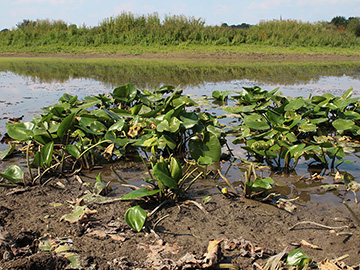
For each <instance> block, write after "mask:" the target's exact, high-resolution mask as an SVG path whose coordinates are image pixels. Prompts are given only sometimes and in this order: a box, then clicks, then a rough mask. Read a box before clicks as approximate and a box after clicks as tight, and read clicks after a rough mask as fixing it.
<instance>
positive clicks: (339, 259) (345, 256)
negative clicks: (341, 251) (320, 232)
mask: <svg viewBox="0 0 360 270" xmlns="http://www.w3.org/2000/svg"><path fill="white" fill-rule="evenodd" d="M347 257H349V254H345V255H343V256H341V257H339V258H336V259H333V260H331V262H333V263H335V262H338V261H342V260H345V259H346V258H347Z"/></svg>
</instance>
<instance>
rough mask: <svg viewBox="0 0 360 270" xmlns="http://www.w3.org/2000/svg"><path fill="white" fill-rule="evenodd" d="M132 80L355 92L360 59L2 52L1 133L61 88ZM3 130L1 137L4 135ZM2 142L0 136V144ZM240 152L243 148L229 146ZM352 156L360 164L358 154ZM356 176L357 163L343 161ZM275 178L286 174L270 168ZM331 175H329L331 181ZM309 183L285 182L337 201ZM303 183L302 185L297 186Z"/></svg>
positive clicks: (205, 89) (149, 84)
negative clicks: (44, 55)
mask: <svg viewBox="0 0 360 270" xmlns="http://www.w3.org/2000/svg"><path fill="white" fill-rule="evenodd" d="M128 82H130V83H132V84H134V85H135V86H136V87H137V88H140V89H146V90H154V89H157V88H159V87H160V86H162V85H167V84H170V85H174V86H177V85H180V86H181V87H182V89H183V90H184V93H185V94H190V95H192V96H195V97H201V96H211V93H212V92H213V91H215V90H234V91H240V90H242V87H244V86H245V87H252V86H254V85H258V86H260V87H261V88H263V89H266V90H272V89H274V88H277V87H279V91H280V92H282V93H283V94H284V95H287V96H304V97H307V96H309V95H321V94H323V93H326V92H328V93H332V94H334V95H337V96H339V95H341V94H342V93H343V92H345V91H346V90H347V89H349V88H350V87H353V88H354V96H360V63H358V62H352V61H347V62H331V63H329V62H317V63H304V62H300V63H299V62H297V63H291V62H275V61H273V62H242V61H231V60H226V61H225V60H222V61H220V60H171V59H169V60H166V59H165V60H150V59H145V60H144V59H57V58H54V59H47V58H46V59H45V58H44V59H41V58H40V59H38V58H36V59H28V58H8V59H0V134H1V136H2V135H4V134H5V133H6V127H5V123H6V121H7V119H9V118H12V117H21V116H23V121H29V120H31V119H32V117H33V116H34V115H37V114H39V113H40V112H41V108H42V107H45V106H49V105H51V104H53V103H55V102H57V101H58V99H59V98H60V97H61V96H62V95H63V94H64V93H68V94H71V95H77V96H79V97H80V98H82V97H84V96H88V95H97V94H102V93H108V92H111V91H112V90H113V89H114V88H115V87H117V86H119V85H122V84H125V83H128ZM1 136H0V137H1ZM6 148H7V145H4V144H0V150H4V149H6ZM234 149H235V151H234V152H235V153H236V154H237V155H243V152H242V151H241V150H240V147H239V146H234ZM352 159H355V160H356V163H355V164H358V163H359V162H360V160H359V159H358V158H357V157H356V156H355V157H352ZM341 166H342V167H341V169H343V170H347V171H348V172H350V173H351V174H353V175H355V176H356V178H359V176H360V173H359V171H358V169H357V167H358V165H355V166H354V164H351V165H341ZM224 169H225V170H226V168H224ZM239 171H240V169H239V168H237V167H236V166H232V168H231V170H229V172H228V177H229V179H237V180H238V179H239ZM305 173H307V166H306V164H299V166H298V167H297V170H296V172H294V173H293V174H292V176H290V178H291V177H294V179H295V178H296V176H297V175H303V174H305ZM272 177H276V178H277V182H286V181H289V178H286V180H284V179H282V178H283V177H284V176H276V175H272ZM331 182H332V181H330V180H329V183H331ZM311 188H313V187H312V186H301V185H300V186H298V187H296V185H295V184H293V185H291V187H290V190H288V189H289V187H287V190H285V191H284V190H283V192H285V193H289V194H287V195H291V196H292V197H296V196H299V195H300V196H302V199H303V200H309V199H311V200H312V201H315V202H316V201H331V202H334V201H335V202H340V201H341V199H339V198H338V197H337V194H335V193H334V194H332V193H330V195H327V196H324V195H321V199H320V198H318V197H319V195H318V194H312V193H311V191H308V190H310V189H311ZM301 189H303V190H302V191H301Z"/></svg>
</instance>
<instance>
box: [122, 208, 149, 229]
mask: <svg viewBox="0 0 360 270" xmlns="http://www.w3.org/2000/svg"><path fill="white" fill-rule="evenodd" d="M146 218H147V215H146V212H145V210H144V209H142V208H141V207H140V206H139V205H137V206H134V207H131V208H129V209H128V210H127V211H126V213H125V221H126V223H127V224H128V225H129V226H130V227H131V228H132V229H134V230H136V231H137V232H140V231H141V230H142V227H143V226H144V224H145V222H146Z"/></svg>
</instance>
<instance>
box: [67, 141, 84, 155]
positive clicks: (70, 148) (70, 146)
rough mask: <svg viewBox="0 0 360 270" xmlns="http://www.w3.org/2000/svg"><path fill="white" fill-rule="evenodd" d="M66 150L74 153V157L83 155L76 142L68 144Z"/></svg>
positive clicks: (71, 153)
mask: <svg viewBox="0 0 360 270" xmlns="http://www.w3.org/2000/svg"><path fill="white" fill-rule="evenodd" d="M65 151H66V152H67V153H69V154H70V155H72V156H73V157H74V158H78V157H80V155H81V152H80V150H79V148H78V147H77V146H76V145H74V144H68V145H66V146H65Z"/></svg>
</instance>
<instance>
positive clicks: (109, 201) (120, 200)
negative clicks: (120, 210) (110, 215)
mask: <svg viewBox="0 0 360 270" xmlns="http://www.w3.org/2000/svg"><path fill="white" fill-rule="evenodd" d="M122 201H127V200H124V199H121V198H116V199H112V200H107V201H100V202H97V201H93V202H91V203H94V204H110V203H113V202H122Z"/></svg>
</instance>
